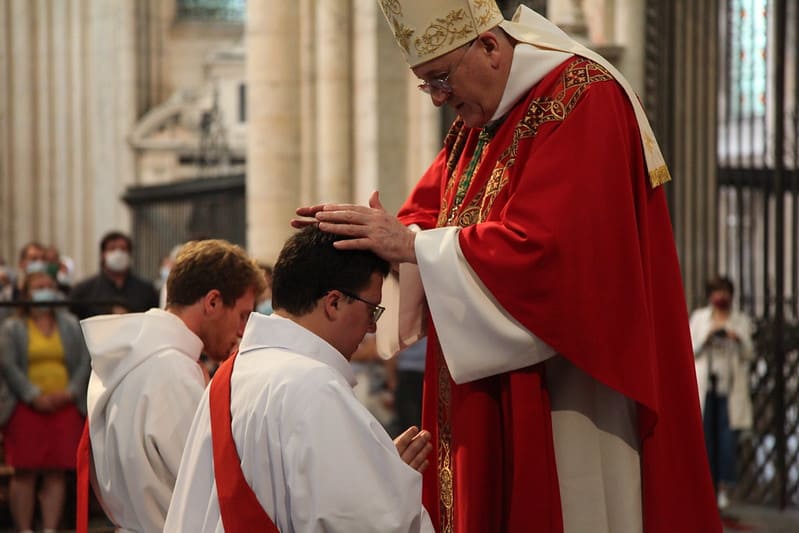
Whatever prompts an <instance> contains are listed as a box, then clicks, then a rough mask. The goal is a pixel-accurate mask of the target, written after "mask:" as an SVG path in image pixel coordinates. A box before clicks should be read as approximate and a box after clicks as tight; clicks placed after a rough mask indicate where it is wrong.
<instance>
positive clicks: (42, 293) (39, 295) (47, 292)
mask: <svg viewBox="0 0 799 533" xmlns="http://www.w3.org/2000/svg"><path fill="white" fill-rule="evenodd" d="M60 299H61V293H59V292H58V291H57V290H55V289H48V288H44V289H36V290H33V291H31V301H32V302H56V301H58V300H60Z"/></svg>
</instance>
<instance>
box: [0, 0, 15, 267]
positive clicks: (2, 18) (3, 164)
mask: <svg viewBox="0 0 799 533" xmlns="http://www.w3.org/2000/svg"><path fill="white" fill-rule="evenodd" d="M10 28H11V20H10V19H9V17H8V9H6V6H5V4H4V5H3V7H2V8H0V32H2V33H3V35H4V37H5V36H6V35H8V32H9V31H10ZM6 44H7V40H6V39H5V38H2V39H0V72H6V73H9V72H10V71H11V50H10V49H9V48H8V47H7V46H6ZM8 82H9V78H8V75H6V77H4V78H2V79H1V80H0V213H10V212H11V205H12V199H11V194H12V190H11V161H10V154H11V144H10V139H11V133H10V131H9V129H10V126H9V113H10V109H11V101H10V99H9V93H10V90H9V83H8ZM11 220H12V218H11V217H10V216H8V215H6V216H0V258H3V259H4V260H5V261H7V262H8V263H11V264H13V263H14V262H15V261H14V257H15V254H14V248H13V232H12V228H11Z"/></svg>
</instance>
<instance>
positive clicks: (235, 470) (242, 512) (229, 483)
mask: <svg viewBox="0 0 799 533" xmlns="http://www.w3.org/2000/svg"><path fill="white" fill-rule="evenodd" d="M236 356H237V354H234V355H233V356H232V357H230V358H229V359H228V360H227V361H225V362H224V363H222V365H221V366H220V367H219V369H218V370H217V371H216V374H214V379H212V380H211V389H210V391H209V395H210V397H209V403H210V408H211V439H212V443H213V449H214V479H215V481H216V492H217V495H218V497H219V512H220V515H221V516H222V525H223V526H224V528H225V531H226V532H228V533H249V532H251V531H261V532H263V533H278V529H277V526H275V523H274V522H272V519H271V518H270V517H269V515H268V514H266V511H264V508H263V507H261V504H260V503H259V502H258V498H256V496H255V493H254V492H253V491H252V488H250V486H249V484H248V483H247V480H246V479H245V478H244V473H243V472H242V471H241V459H240V457H239V453H238V451H237V450H236V442H235V441H234V440H233V430H232V428H231V425H230V424H231V422H232V419H231V414H230V376H231V375H232V374H233V365H234V363H235V361H236Z"/></svg>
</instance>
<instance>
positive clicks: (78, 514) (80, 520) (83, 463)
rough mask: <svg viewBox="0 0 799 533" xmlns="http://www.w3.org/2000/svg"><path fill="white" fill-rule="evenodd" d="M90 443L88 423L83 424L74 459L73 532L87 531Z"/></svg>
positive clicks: (82, 532) (84, 532) (83, 532)
mask: <svg viewBox="0 0 799 533" xmlns="http://www.w3.org/2000/svg"><path fill="white" fill-rule="evenodd" d="M91 453H92V443H91V440H89V421H88V420H86V422H85V423H84V424H83V433H82V434H81V436H80V442H79V443H78V452H77V458H76V470H77V472H76V481H77V487H76V496H77V502H76V504H75V505H76V509H75V532H76V533H87V531H88V530H89V476H90V475H91V472H90V465H91Z"/></svg>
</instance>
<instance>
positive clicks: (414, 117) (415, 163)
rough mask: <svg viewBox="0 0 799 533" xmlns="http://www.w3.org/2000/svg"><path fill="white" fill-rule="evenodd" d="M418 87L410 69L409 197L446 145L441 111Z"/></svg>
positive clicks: (417, 82)
mask: <svg viewBox="0 0 799 533" xmlns="http://www.w3.org/2000/svg"><path fill="white" fill-rule="evenodd" d="M418 85H419V80H418V79H417V78H416V76H414V75H413V72H411V71H410V69H408V81H407V87H408V149H407V150H406V158H407V163H406V167H407V179H406V183H405V188H406V191H405V192H406V195H407V193H408V192H410V190H411V189H412V188H413V187H414V186H415V185H416V183H417V182H418V181H419V178H421V177H422V174H424V172H425V171H426V170H427V168H428V167H429V166H430V163H432V162H433V159H435V157H436V155H437V154H438V152H439V151H440V150H441V148H442V146H443V143H442V141H441V111H440V110H439V109H438V108H437V107H435V106H434V105H433V103H432V102H431V100H430V96H428V95H426V94H424V93H423V92H422V91H420V90H419V89H417V86H418ZM403 200H404V198H403Z"/></svg>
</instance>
